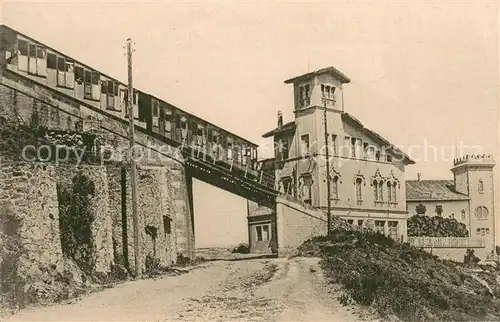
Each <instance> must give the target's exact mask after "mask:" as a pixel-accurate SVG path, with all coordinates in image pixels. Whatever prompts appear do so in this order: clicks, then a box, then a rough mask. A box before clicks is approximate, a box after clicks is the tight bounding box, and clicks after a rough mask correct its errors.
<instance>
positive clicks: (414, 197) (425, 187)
mask: <svg viewBox="0 0 500 322" xmlns="http://www.w3.org/2000/svg"><path fill="white" fill-rule="evenodd" d="M406 200H407V201H424V200H427V201H430V200H469V197H468V196H467V195H464V194H462V193H460V192H457V191H456V190H455V186H454V185H453V180H407V181H406Z"/></svg>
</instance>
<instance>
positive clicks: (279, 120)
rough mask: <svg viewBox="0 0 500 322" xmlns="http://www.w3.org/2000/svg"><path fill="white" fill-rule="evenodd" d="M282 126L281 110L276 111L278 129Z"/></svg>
mask: <svg viewBox="0 0 500 322" xmlns="http://www.w3.org/2000/svg"><path fill="white" fill-rule="evenodd" d="M282 127H283V113H281V111H278V129H281V128H282Z"/></svg>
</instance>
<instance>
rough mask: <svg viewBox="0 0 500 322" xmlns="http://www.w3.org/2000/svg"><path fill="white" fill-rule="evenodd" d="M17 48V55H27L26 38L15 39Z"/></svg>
mask: <svg viewBox="0 0 500 322" xmlns="http://www.w3.org/2000/svg"><path fill="white" fill-rule="evenodd" d="M17 48H18V50H19V55H23V56H28V42H27V41H26V40H22V39H19V40H18V41H17Z"/></svg>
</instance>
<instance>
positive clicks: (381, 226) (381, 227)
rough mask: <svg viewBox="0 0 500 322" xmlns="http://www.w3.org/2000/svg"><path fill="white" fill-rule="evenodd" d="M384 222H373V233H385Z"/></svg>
mask: <svg viewBox="0 0 500 322" xmlns="http://www.w3.org/2000/svg"><path fill="white" fill-rule="evenodd" d="M384 230H385V221H383V220H375V231H376V232H379V233H381V234H383V233H385V231H384Z"/></svg>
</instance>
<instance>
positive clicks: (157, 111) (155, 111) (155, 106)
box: [153, 100, 160, 117]
mask: <svg viewBox="0 0 500 322" xmlns="http://www.w3.org/2000/svg"><path fill="white" fill-rule="evenodd" d="M158 104H159V103H158V101H157V100H154V101H153V117H158V115H159V114H160V109H159V107H158Z"/></svg>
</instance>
